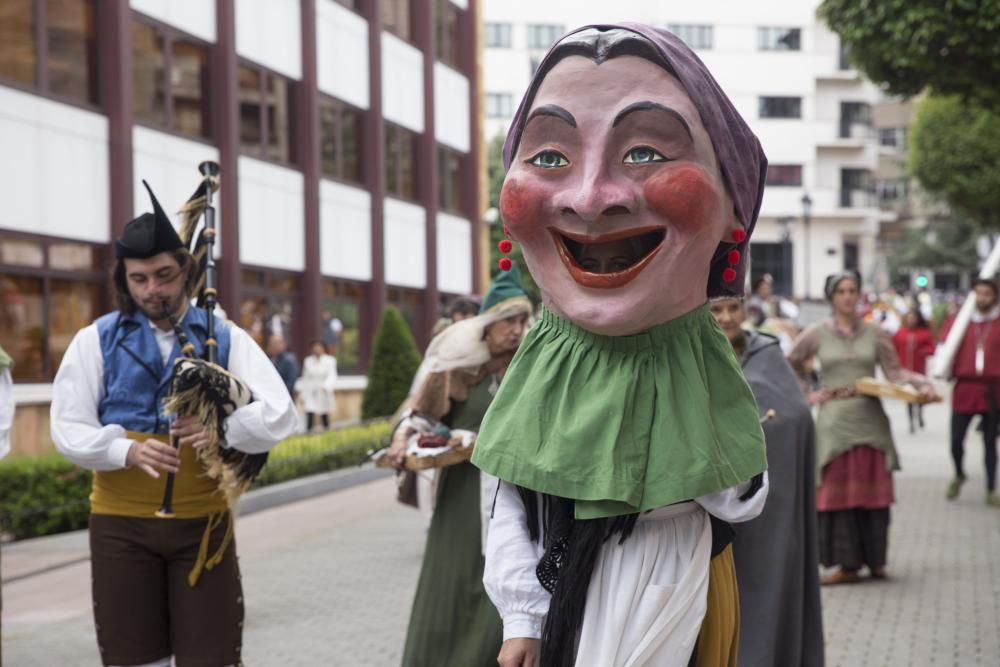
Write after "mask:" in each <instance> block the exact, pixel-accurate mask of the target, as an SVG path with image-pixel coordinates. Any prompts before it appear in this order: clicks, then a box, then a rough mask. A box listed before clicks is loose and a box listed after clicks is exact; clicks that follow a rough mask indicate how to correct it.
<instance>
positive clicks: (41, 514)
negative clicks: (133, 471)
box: [0, 420, 392, 539]
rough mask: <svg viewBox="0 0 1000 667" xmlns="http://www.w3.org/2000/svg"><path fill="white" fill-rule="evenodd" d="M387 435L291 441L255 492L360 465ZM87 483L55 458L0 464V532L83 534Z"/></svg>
mask: <svg viewBox="0 0 1000 667" xmlns="http://www.w3.org/2000/svg"><path fill="white" fill-rule="evenodd" d="M391 431H392V424H390V423H389V422H388V421H386V420H378V421H372V422H368V423H365V424H360V425H357V426H348V427H345V428H341V429H337V430H333V431H327V432H325V433H318V434H315V435H303V436H295V437H292V438H289V439H287V440H285V441H283V442H281V443H279V444H278V445H277V446H276V447H275V448H274V449H273V450H271V455H270V457H269V458H268V464H267V466H266V467H265V468H264V470H263V472H262V473H261V475H260V477H259V478H258V479H257V481H256V482H255V483H254V488H257V487H261V486H266V485H268V484H276V483H278V482H284V481H286V480H290V479H295V478H297V477H304V476H306V475H312V474H316V473H321V472H327V471H331V470H337V469H339V468H346V467H350V466H353V465H359V464H361V463H363V462H364V461H365V460H366V459H367V456H368V453H369V452H370V451H371V450H374V449H378V448H379V447H380V446H382V445H383V444H384V443H385V442H386V441H387V440H388V437H389V435H390V433H391ZM90 480H91V473H90V471H89V470H84V469H82V468H78V467H76V466H75V465H73V464H72V463H70V462H69V461H67V460H66V459H65V458H63V457H62V456H60V455H59V454H56V453H52V454H44V455H42V456H32V457H27V456H22V457H17V456H15V457H11V458H9V459H7V460H4V461H0V532H3V533H8V534H9V535H11V536H12V537H13V538H14V539H26V538H29V537H40V536H42V535H52V534H55V533H63V532H67V531H71V530H78V529H80V528H85V527H86V525H87V517H88V515H89V513H90V502H89V497H90Z"/></svg>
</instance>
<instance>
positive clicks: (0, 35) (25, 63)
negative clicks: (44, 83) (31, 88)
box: [0, 0, 38, 85]
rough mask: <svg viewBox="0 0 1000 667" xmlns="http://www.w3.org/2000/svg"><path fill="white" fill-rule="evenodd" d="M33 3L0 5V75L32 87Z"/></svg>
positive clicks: (10, 0) (8, 0)
mask: <svg viewBox="0 0 1000 667" xmlns="http://www.w3.org/2000/svg"><path fill="white" fill-rule="evenodd" d="M34 4H35V3H34V2H33V1H32V0H3V2H2V3H0V76H2V77H4V78H7V79H13V80H14V81H20V82H21V83H26V84H29V85H35V83H36V81H35V64H36V62H37V57H38V55H37V53H36V49H35V10H34V7H33V5H34Z"/></svg>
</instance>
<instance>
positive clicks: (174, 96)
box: [132, 21, 211, 138]
mask: <svg viewBox="0 0 1000 667" xmlns="http://www.w3.org/2000/svg"><path fill="white" fill-rule="evenodd" d="M168 67H169V71H170V74H169V76H167V75H165V72H166V71H167V68H168ZM208 80H209V71H208V47H207V46H205V45H204V44H201V43H197V42H194V41H191V40H189V39H187V38H186V37H182V36H181V35H180V34H179V33H177V32H176V31H174V30H171V29H169V28H161V27H154V26H152V25H149V24H146V23H144V22H142V21H133V23H132V87H133V99H134V103H135V116H136V118H138V119H139V120H140V121H143V122H145V123H149V124H152V125H159V126H162V127H166V128H168V129H170V130H173V131H174V132H179V133H181V134H186V135H189V136H193V137H200V138H209V137H211V116H210V115H209V99H208Z"/></svg>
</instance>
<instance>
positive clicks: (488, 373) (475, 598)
mask: <svg viewBox="0 0 1000 667" xmlns="http://www.w3.org/2000/svg"><path fill="white" fill-rule="evenodd" d="M531 310H532V306H531V301H530V300H529V299H528V296H527V295H526V294H525V292H524V288H523V287H522V285H521V277H520V273H518V271H517V269H516V268H515V270H513V271H511V272H509V273H504V274H502V275H500V276H499V277H498V278H497V279H496V280H494V281H493V285H492V286H491V287H490V290H489V292H488V293H487V294H486V297H485V298H484V299H483V303H482V307H481V312H480V314H479V315H477V316H475V317H471V318H468V319H464V320H461V321H459V322H455V323H454V324H452V325H451V326H449V327H448V328H447V329H445V330H444V331H443V332H441V333H440V334H438V335H437V336H436V337H435V338H434V339H433V340H432V341H431V344H430V345H429V346H428V348H427V354H426V355H425V357H424V362H423V363H422V364H421V366H420V370H419V371H418V372H417V377H416V379H415V380H414V385H415V391H414V393H413V394H412V395H411V396H410V398H409V399H408V403H409V408H410V409H409V410H407V411H406V412H405V413H404V416H403V419H402V420H401V422H400V424H399V426H398V427H397V428H396V431H395V433H394V434H393V441H392V446H391V447H390V449H389V453H388V456H389V457H390V460H392V461H393V463H394V464H395V465H396V466H397V467H399V466H401V464H402V462H403V458H404V457H405V455H406V447H407V444H406V443H407V440H408V439H409V437H410V436H411V435H412V434H413V433H414V432H416V431H418V430H420V429H418V428H416V425H415V423H414V421H413V420H411V417H414V416H417V417H419V416H426V417H431V418H432V419H435V420H440V421H441V422H443V423H444V424H445V425H446V426H447V427H448V428H451V429H464V430H469V431H478V430H479V424H480V422H481V421H482V419H483V415H484V414H485V413H486V408H487V407H489V405H490V401H492V400H493V396H494V394H496V392H497V388H498V387H499V386H501V382H502V381H503V379H504V374H505V373H506V371H507V365H508V364H509V363H510V360H511V358H512V357H513V356H514V351H515V350H517V347H518V345H520V343H521V339H522V337H523V334H524V331H525V329H526V327H527V325H528V323H529V319H530V317H531ZM414 413H417V414H414ZM495 488H496V480H495V479H493V480H482V481H481V475H480V472H479V471H478V470H476V468H475V467H473V466H472V465H471V464H469V463H459V464H457V465H453V466H449V467H446V468H442V469H440V471H439V474H438V478H437V482H436V492H437V496H436V502H435V503H434V513H433V515H432V517H431V525H430V529H429V531H428V533H427V546H426V548H425V550H424V562H423V566H422V567H421V570H420V579H419V581H418V582H417V591H416V594H415V595H414V598H413V610H412V612H411V614H410V626H409V629H408V631H407V633H406V646H405V647H404V649H403V661H402V664H403V667H430V666H431V665H435V666H436V665H442V666H444V665H456V666H458V665H461V666H462V667H465V666H466V665H467V666H468V667H479V666H482V667H489V666H490V665H492V664H494V663H495V662H496V654H497V651H498V650H499V648H500V641H501V640H500V637H501V628H500V618H499V616H497V612H496V609H495V608H494V607H493V606H492V605H491V604H490V601H489V598H487V597H486V593H485V591H484V590H483V523H484V522H483V520H482V508H483V507H484V506H485V507H486V508H487V511H488V507H489V505H488V503H487V502H486V501H485V500H484V499H485V498H487V497H488V498H489V499H490V500H492V493H491V492H492V490H493V489H495Z"/></svg>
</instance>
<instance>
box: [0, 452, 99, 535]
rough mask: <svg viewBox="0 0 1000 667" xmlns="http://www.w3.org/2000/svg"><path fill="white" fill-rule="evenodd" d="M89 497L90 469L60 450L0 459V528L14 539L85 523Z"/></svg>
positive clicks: (76, 527) (58, 531) (79, 525)
mask: <svg viewBox="0 0 1000 667" xmlns="http://www.w3.org/2000/svg"><path fill="white" fill-rule="evenodd" d="M89 497H90V471H89V470H83V469H82V468H78V467H76V466H75V465H73V464H72V463H70V462H69V461H67V460H66V459H64V458H63V457H62V456H60V455H59V454H54V453H53V454H45V455H43V456H33V457H26V456H23V457H13V458H10V459H8V460H6V461H3V462H2V463H0V531H3V532H5V533H10V534H11V535H13V536H14V538H15V539H24V538H28V537H39V536H41V535H50V534H52V533H62V532H66V531H68V530H77V529H79V528H83V527H85V526H86V525H87V517H88V515H89V514H90V500H89Z"/></svg>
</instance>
